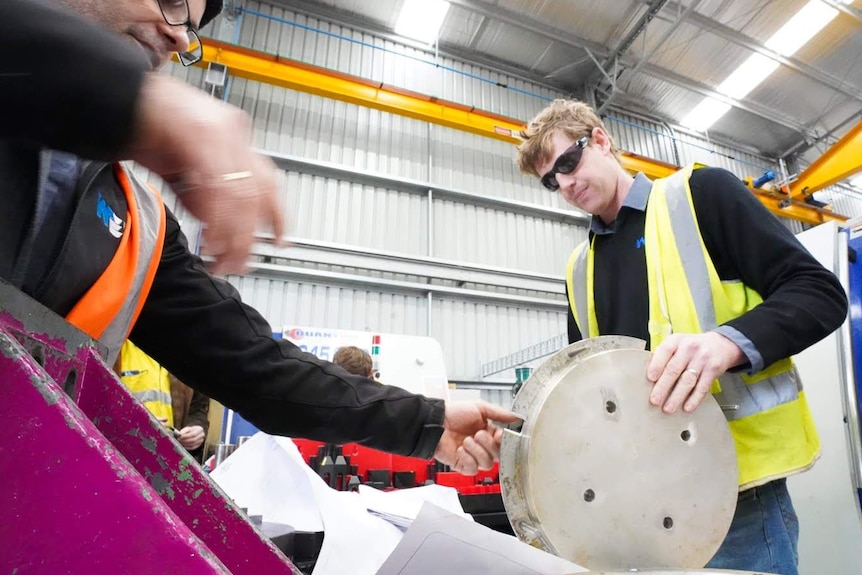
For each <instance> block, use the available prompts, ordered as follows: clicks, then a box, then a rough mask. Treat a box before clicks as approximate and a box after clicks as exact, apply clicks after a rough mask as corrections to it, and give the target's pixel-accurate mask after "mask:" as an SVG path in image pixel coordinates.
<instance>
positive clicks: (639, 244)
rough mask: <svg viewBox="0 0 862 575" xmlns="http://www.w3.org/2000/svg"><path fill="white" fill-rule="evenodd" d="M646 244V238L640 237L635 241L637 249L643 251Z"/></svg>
mask: <svg viewBox="0 0 862 575" xmlns="http://www.w3.org/2000/svg"><path fill="white" fill-rule="evenodd" d="M644 244H646V240H645V239H644V237H643V236H641V237H639V238H638V239H636V240H635V249H638V250H639V249H641V248H642V247H644Z"/></svg>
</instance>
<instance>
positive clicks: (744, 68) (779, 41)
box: [681, 0, 850, 131]
mask: <svg viewBox="0 0 862 575" xmlns="http://www.w3.org/2000/svg"><path fill="white" fill-rule="evenodd" d="M839 1H840V2H842V3H844V4H849V3H850V1H849V0H839ZM837 15H838V10H836V9H835V8H833V7H831V6H828V5H826V4H824V3H823V2H821V0H810V1H809V2H808V4H806V5H805V6H803V7H802V9H801V10H799V12H797V13H796V14H794V15H793V16H792V17H791V18H790V20H788V21H787V22H786V23H785V24H784V26H782V27H781V28H780V29H779V30H778V32H776V33H775V34H773V35H772V37H771V38H770V39H769V40H767V41H766V43H765V46H766V47H767V48H769V49H770V50H774V51H775V52H778V53H779V54H781V55H782V56H792V55H793V53H794V52H796V51H797V50H798V49H799V48H801V47H802V46H803V45H805V43H806V42H808V41H809V40H810V39H811V38H813V37H814V35H815V34H817V33H818V32H820V30H822V29H823V28H824V27H825V26H826V25H827V24H829V22H831V21H832V19H833V18H835V16H837ZM776 68H778V62H776V61H775V60H772V59H771V58H767V57H766V56H762V55H761V54H757V53H755V54H752V55H751V56H750V57H749V58H748V59H747V60H746V61H745V62H743V63H742V64H741V65H740V66H739V67H738V68H737V69H736V70H734V71H733V73H732V74H731V75H730V76H728V77H727V78H726V79H725V80H724V82H722V83H721V84H720V85H719V86H718V88H717V90H718V92H720V93H722V94H724V95H726V96H730V97H731V98H736V99H740V98H744V97H745V96H746V95H747V94H748V93H749V92H751V91H752V90H753V89H754V88H755V87H757V85H758V84H760V83H761V82H762V81H763V80H765V79H766V78H767V77H768V76H769V75H770V74H772V72H774V71H775V69H776ZM728 110H730V106H728V105H727V104H722V103H721V102H719V101H717V100H715V99H713V98H705V99H704V100H703V101H701V102H700V104H698V105H697V106H695V108H694V110H692V111H691V112H689V114H688V116H686V117H685V119H684V120H682V122H681V123H682V125H683V126H686V127H688V128H692V129H694V130H698V131H705V130H706V129H707V128H709V127H710V126H711V125H712V124H714V123H715V122H717V121H718V119H719V118H721V117H722V116H723V115H724V114H725V113H727V111H728Z"/></svg>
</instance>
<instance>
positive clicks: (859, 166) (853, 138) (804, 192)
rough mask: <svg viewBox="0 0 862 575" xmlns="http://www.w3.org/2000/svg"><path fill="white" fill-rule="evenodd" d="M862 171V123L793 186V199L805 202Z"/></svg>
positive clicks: (811, 166) (802, 174) (815, 163)
mask: <svg viewBox="0 0 862 575" xmlns="http://www.w3.org/2000/svg"><path fill="white" fill-rule="evenodd" d="M860 170H862V122H860V123H859V124H856V126H854V127H853V128H852V129H851V130H850V131H849V132H847V133H846V134H844V136H843V137H842V138H841V139H840V140H838V141H837V142H835V144H833V145H832V147H830V148H829V149H828V150H826V152H825V153H824V154H823V155H822V156H820V157H819V158H817V160H815V161H814V162H813V163H812V164H811V165H810V166H808V168H806V169H805V171H803V172H802V173H801V174H799V178H797V179H796V180H795V181H794V182H791V183H790V193H791V196H792V197H793V199H805V197H806V196H810V195H811V194H813V193H814V192H816V191H817V190H822V189H823V188H825V187H827V186H831V185H832V184H837V183H838V182H841V181H843V180H846V179H847V178H849V177H850V176H852V175H853V174H855V173H856V172H858V171H860Z"/></svg>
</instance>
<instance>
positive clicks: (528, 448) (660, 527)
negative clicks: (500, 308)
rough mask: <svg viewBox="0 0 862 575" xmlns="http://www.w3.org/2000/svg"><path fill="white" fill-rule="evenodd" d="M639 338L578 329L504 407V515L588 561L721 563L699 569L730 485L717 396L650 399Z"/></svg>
mask: <svg viewBox="0 0 862 575" xmlns="http://www.w3.org/2000/svg"><path fill="white" fill-rule="evenodd" d="M644 348H645V343H644V342H643V341H641V340H638V339H634V338H630V337H622V336H603V337H597V338H592V339H587V340H583V341H580V342H577V343H574V344H572V345H570V346H568V347H566V348H564V349H562V350H560V351H559V352H557V353H556V354H554V355H553V356H551V357H550V358H549V359H547V360H546V361H545V362H544V363H543V364H542V365H541V366H540V367H539V368H537V369H536V370H535V371H534V372H533V374H532V376H531V377H530V378H529V379H528V380H527V381H526V382H524V384H523V386H522V387H521V389H520V391H519V392H518V395H517V396H516V397H515V400H514V404H513V407H512V410H513V411H514V412H515V413H517V414H518V415H519V416H520V417H521V418H522V420H523V421H522V422H521V424H520V430H518V426H511V427H510V428H508V429H506V431H505V433H504V435H503V440H502V445H501V455H500V483H501V487H502V494H503V503H504V505H505V507H506V513H507V514H508V517H509V521H510V522H511V524H512V528H513V530H514V532H515V534H516V535H517V536H518V537H519V538H520V539H521V540H522V541H524V542H526V543H528V544H530V545H533V546H535V547H538V548H540V549H543V550H545V551H548V552H550V553H553V554H555V555H558V556H560V557H562V558H564V559H568V560H569V561H572V562H574V563H577V564H578V565H581V566H583V567H585V568H586V569H592V570H593V571H590V572H591V573H611V572H620V573H622V572H630V571H632V570H637V571H638V572H640V573H652V574H655V575H659V574H670V573H676V574H684V573H688V574H691V575H694V574H696V573H698V574H699V573H703V574H706V573H711V574H717V573H731V571H717V570H710V569H702V568H703V566H704V565H705V564H706V563H707V562H708V561H709V560H710V559H711V558H712V556H713V555H714V554H715V552H716V551H717V550H718V548H719V546H720V545H721V542H722V541H723V540H724V537H725V535H726V534H727V532H728V530H729V528H730V523H731V520H732V519H733V514H734V511H735V509H736V500H737V493H738V485H737V480H738V470H737V464H736V450H735V447H734V444H733V439H732V437H731V435H730V431H729V429H728V427H727V423H726V419H725V417H724V415H723V413H722V408H721V406H719V405H718V403H717V402H716V401H715V399H713V398H712V397H708V398H707V399H706V400H705V401H704V403H703V404H702V405H701V406H700V407H699V408H698V409H697V410H695V412H694V413H685V412H681V411H680V412H677V413H674V414H672V415H668V414H665V413H663V412H662V411H661V410H659V409H657V408H655V407H652V406H650V404H649V392H650V389H651V386H650V384H649V382H648V381H647V379H646V366H647V362H648V361H649V357H650V354H649V352H648V351H645V349H644ZM576 494H580V496H578V495H576ZM573 495H574V496H573ZM650 569H652V571H650ZM733 573H737V574H739V573H741V572H739V571H735V572H733Z"/></svg>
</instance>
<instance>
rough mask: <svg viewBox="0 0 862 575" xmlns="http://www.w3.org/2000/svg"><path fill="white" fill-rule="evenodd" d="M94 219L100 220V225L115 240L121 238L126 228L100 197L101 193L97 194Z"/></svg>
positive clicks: (124, 223)
mask: <svg viewBox="0 0 862 575" xmlns="http://www.w3.org/2000/svg"><path fill="white" fill-rule="evenodd" d="M96 217H97V218H99V219H100V220H102V225H104V226H105V227H106V228H108V232H110V234H111V235H112V236H114V237H115V238H121V237H123V230H124V229H125V228H126V222H124V221H123V220H121V219H120V218H119V216H117V214H115V213H114V210H112V209H111V206H109V205H108V202H106V201H105V198H103V197H102V192H99V199H98V201H97V202H96Z"/></svg>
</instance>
